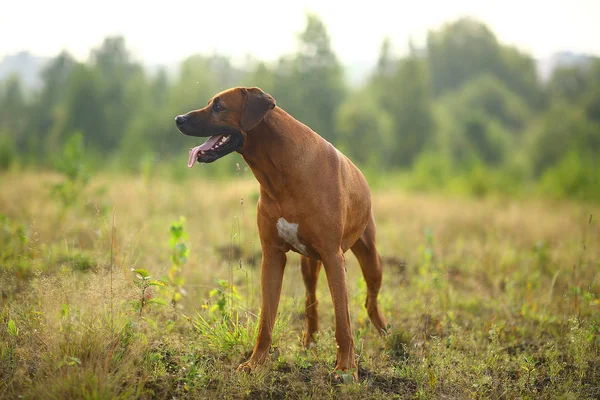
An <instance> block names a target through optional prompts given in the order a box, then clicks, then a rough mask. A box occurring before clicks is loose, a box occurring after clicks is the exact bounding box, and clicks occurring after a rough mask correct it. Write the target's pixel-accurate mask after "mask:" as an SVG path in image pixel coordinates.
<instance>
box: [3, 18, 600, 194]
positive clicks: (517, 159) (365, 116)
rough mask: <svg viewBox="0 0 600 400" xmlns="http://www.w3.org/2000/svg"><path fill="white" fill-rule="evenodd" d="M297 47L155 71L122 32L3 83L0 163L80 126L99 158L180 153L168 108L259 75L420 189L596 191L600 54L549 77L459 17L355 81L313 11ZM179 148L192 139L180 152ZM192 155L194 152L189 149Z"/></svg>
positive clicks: (131, 162) (342, 144)
mask: <svg viewBox="0 0 600 400" xmlns="http://www.w3.org/2000/svg"><path fill="white" fill-rule="evenodd" d="M297 42H298V44H297V49H296V51H295V52H294V53H291V54H285V55H282V56H281V57H280V58H279V59H278V60H277V61H276V62H273V63H266V62H263V61H261V60H256V59H253V58H251V57H248V59H247V60H246V62H245V63H244V66H243V67H236V66H235V65H233V64H232V63H231V62H230V60H229V59H228V58H227V57H224V56H220V55H218V54H213V55H202V54H196V55H192V56H190V57H188V58H187V59H185V60H184V61H183V62H182V63H181V65H180V67H179V71H178V73H177V75H176V76H175V77H172V76H169V74H168V73H167V71H166V70H165V69H160V70H158V72H156V73H153V74H150V73H148V71H147V70H146V69H144V67H143V66H142V64H141V63H140V62H138V61H136V60H134V59H133V57H132V55H131V53H130V52H129V50H128V49H127V46H126V42H125V39H124V38H123V37H119V36H116V37H108V38H106V39H105V40H104V41H103V43H102V44H101V45H100V46H98V47H97V48H95V49H92V50H91V52H90V55H89V58H88V59H87V60H86V61H84V62H79V61H76V60H75V59H74V58H73V57H72V56H71V55H70V54H68V53H66V52H62V53H61V54H59V55H57V56H56V57H54V58H53V59H52V60H51V61H50V62H49V63H48V64H47V66H46V67H45V68H44V70H43V71H42V73H41V81H42V85H41V88H40V89H39V90H36V91H30V90H27V89H26V88H25V87H24V85H23V84H22V82H21V81H20V80H19V78H18V76H16V75H15V76H11V77H9V78H7V79H5V80H4V81H3V82H0V168H8V167H9V165H10V164H11V163H13V162H14V161H15V160H17V162H18V163H19V164H20V165H31V166H38V165H40V166H48V165H51V164H52V160H53V157H55V155H56V154H60V149H61V148H62V147H63V146H64V144H65V142H66V141H67V140H68V139H69V138H70V137H71V136H72V135H73V134H75V133H79V134H80V135H82V136H83V143H84V144H85V147H86V154H88V156H89V158H90V159H97V160H103V161H106V160H112V161H114V162H117V163H118V164H119V165H120V166H121V167H123V168H129V169H133V170H135V169H139V168H140V160H141V159H142V158H143V155H145V154H154V155H156V157H157V159H160V160H169V159H171V158H173V157H178V158H181V157H182V153H186V151H187V147H186V144H187V145H188V147H189V143H188V142H187V141H186V140H185V138H183V137H182V136H181V135H180V134H179V133H178V132H177V131H176V130H175V128H174V124H173V117H174V116H175V115H176V114H179V113H181V112H185V111H187V110H191V109H195V108H200V107H203V106H204V105H205V104H206V102H207V100H208V99H209V98H210V97H211V96H212V95H213V94H215V93H216V92H218V91H220V90H223V89H226V88H229V87H232V86H259V87H261V88H262V89H263V90H265V91H266V92H268V93H270V94H271V95H273V97H274V98H275V99H276V100H277V104H278V105H279V106H281V107H282V108H284V109H285V110H286V111H288V112H289V113H290V114H291V115H293V116H294V117H296V118H297V119H299V120H300V121H302V122H303V123H305V124H307V125H309V126H310V127H312V128H313V129H314V130H315V131H317V132H318V133H319V134H320V135H322V136H323V137H325V138H326V139H327V140H329V141H331V142H332V143H334V144H336V145H337V146H338V147H339V148H340V149H342V150H343V151H344V152H345V153H346V154H348V155H349V156H350V157H351V159H352V160H353V161H355V162H356V163H357V164H359V165H360V166H363V167H364V168H366V169H369V170H375V171H380V173H385V172H386V171H405V172H406V175H407V176H409V177H410V179H409V182H410V185H412V186H414V187H415V188H419V189H430V188H431V189H433V188H438V187H453V186H460V187H465V188H467V189H468V190H469V191H470V192H472V193H475V194H485V193H487V192H489V191H503V192H512V191H518V190H520V188H522V187H523V186H525V185H530V184H532V185H534V186H535V187H536V188H539V190H542V191H543V192H544V193H549V194H553V195H556V196H560V197H578V198H584V199H595V200H597V199H600V165H599V163H600V162H599V161H598V160H599V158H600V157H599V156H600V59H599V58H590V59H589V60H588V62H585V63H582V64H580V65H574V66H569V67H558V68H556V69H555V70H554V71H553V73H552V75H551V77H550V79H549V80H548V81H547V82H542V81H541V80H540V79H539V77H538V74H537V73H536V65H535V61H534V59H533V58H532V57H531V55H529V54H527V53H525V52H523V51H520V50H518V49H516V48H514V47H511V46H507V45H504V44H502V43H500V42H499V41H498V39H497V38H496V37H495V35H494V34H493V32H492V31H491V30H490V29H489V28H488V27H487V26H486V25H485V24H483V23H481V22H479V21H477V20H473V19H470V18H461V19H458V20H456V21H454V22H452V23H448V24H445V25H443V26H441V27H439V28H438V29H435V30H432V31H430V32H429V33H428V35H427V43H426V47H425V48H424V49H417V48H415V47H414V46H413V45H412V44H411V43H409V51H408V54H406V55H405V56H402V57H398V56H396V55H395V54H393V51H392V47H393V46H392V41H391V39H389V38H388V39H385V40H384V41H383V43H382V44H381V48H380V52H379V58H378V60H377V64H376V66H375V68H374V70H373V71H372V73H371V74H370V76H369V77H368V79H367V80H366V82H365V83H364V84H363V85H361V86H360V87H358V88H351V87H349V85H348V84H347V82H346V80H345V76H344V68H343V67H342V65H341V63H340V61H339V60H338V58H337V56H336V54H335V51H334V49H333V48H332V47H331V42H330V39H329V36H328V33H327V29H326V26H325V24H324V23H323V21H322V20H320V19H319V17H318V16H316V15H313V14H308V15H307V17H306V26H305V29H304V31H302V32H300V33H299V34H298V38H297ZM182 149H183V150H182ZM183 157H184V158H185V154H184V156H183Z"/></svg>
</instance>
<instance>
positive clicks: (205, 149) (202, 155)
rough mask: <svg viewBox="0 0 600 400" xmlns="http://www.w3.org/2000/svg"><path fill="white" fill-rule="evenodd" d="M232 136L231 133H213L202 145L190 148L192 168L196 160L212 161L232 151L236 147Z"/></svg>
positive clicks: (189, 161) (189, 160)
mask: <svg viewBox="0 0 600 400" xmlns="http://www.w3.org/2000/svg"><path fill="white" fill-rule="evenodd" d="M232 136H233V135H231V134H218V135H213V136H211V137H209V138H208V140H207V141H206V142H204V143H202V144H201V145H200V146H196V147H192V148H191V149H190V156H189V159H188V167H189V168H192V167H193V166H194V164H195V163H196V161H198V162H208V163H210V162H213V161H215V160H217V159H219V158H221V157H223V156H224V155H226V154H229V153H231V152H232V151H233V150H235V147H236V146H235V144H233V142H235V140H233V137H232Z"/></svg>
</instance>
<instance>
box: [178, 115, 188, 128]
mask: <svg viewBox="0 0 600 400" xmlns="http://www.w3.org/2000/svg"><path fill="white" fill-rule="evenodd" d="M186 121H187V117H186V116H185V115H178V116H176V117H175V123H176V124H177V126H181V125H183V124H185V122H186Z"/></svg>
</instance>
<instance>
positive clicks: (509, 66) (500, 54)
mask: <svg viewBox="0 0 600 400" xmlns="http://www.w3.org/2000/svg"><path fill="white" fill-rule="evenodd" d="M427 52H428V61H429V68H430V71H431V80H432V90H433V93H434V94H435V95H436V96H439V95H441V94H443V93H445V92H448V91H452V90H456V89H458V88H460V87H461V86H462V85H463V84H464V83H465V82H467V81H469V80H471V79H472V78H473V77H475V76H479V75H481V74H488V73H489V74H493V75H495V76H496V77H497V78H499V79H500V80H502V81H503V82H504V84H506V85H507V86H508V88H509V89H510V90H512V91H514V92H515V93H517V94H518V95H519V96H521V97H523V98H524V99H525V100H526V102H527V104H528V105H530V106H535V107H538V106H539V105H540V88H539V85H538V82H537V75H536V70H535V62H534V60H533V59H532V58H531V57H530V56H528V55H525V54H523V53H521V52H519V51H518V50H516V49H514V48H512V47H508V46H502V45H501V44H500V43H499V42H498V40H497V39H496V36H495V35H494V34H493V32H492V31H491V30H490V29H489V28H488V27H487V26H486V25H485V24H483V23H481V22H479V21H476V20H474V19H472V18H461V19H458V20H457V21H455V22H453V23H450V24H446V25H444V26H443V27H442V28H440V29H439V30H437V31H431V32H429V33H428V36H427Z"/></svg>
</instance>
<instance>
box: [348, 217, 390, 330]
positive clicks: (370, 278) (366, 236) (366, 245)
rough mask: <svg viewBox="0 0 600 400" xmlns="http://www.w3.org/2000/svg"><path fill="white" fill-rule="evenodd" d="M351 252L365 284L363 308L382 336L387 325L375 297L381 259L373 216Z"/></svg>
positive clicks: (379, 282) (377, 292)
mask: <svg viewBox="0 0 600 400" xmlns="http://www.w3.org/2000/svg"><path fill="white" fill-rule="evenodd" d="M351 250H352V252H353V253H354V255H355V256H356V258H357V259H358V262H359V264H360V268H361V270H362V273H363V276H364V277H365V281H366V283H367V301H366V303H365V307H366V309H367V313H368V314H369V319H370V320H371V322H372V323H373V325H375V327H376V328H377V331H379V333H381V334H384V333H385V332H386V330H387V323H386V321H385V318H384V317H383V314H382V313H381V309H380V308H379V303H378V302H377V295H378V294H379V289H380V288H381V277H382V269H381V258H380V257H379V253H377V248H376V246H375V221H374V220H373V216H371V219H370V220H369V223H368V224H367V227H366V228H365V231H364V232H363V234H362V236H361V237H360V239H358V240H357V241H356V243H354V245H353V246H352V247H351Z"/></svg>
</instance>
